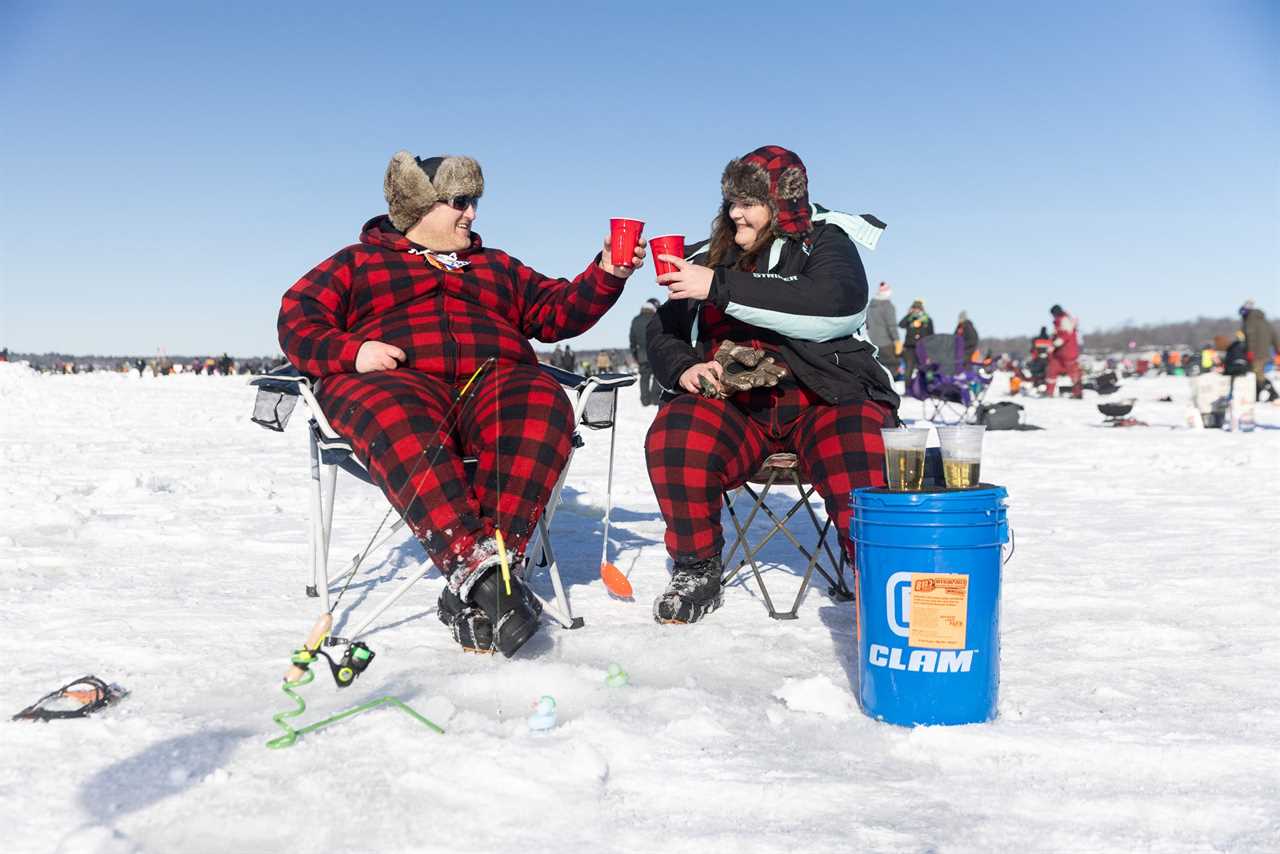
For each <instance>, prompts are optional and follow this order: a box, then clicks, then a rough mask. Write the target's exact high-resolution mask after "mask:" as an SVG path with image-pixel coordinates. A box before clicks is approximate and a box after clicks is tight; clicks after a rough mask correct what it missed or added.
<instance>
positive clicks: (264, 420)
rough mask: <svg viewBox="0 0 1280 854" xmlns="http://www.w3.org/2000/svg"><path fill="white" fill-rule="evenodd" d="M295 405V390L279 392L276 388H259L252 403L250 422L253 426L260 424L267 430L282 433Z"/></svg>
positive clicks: (296, 398)
mask: <svg viewBox="0 0 1280 854" xmlns="http://www.w3.org/2000/svg"><path fill="white" fill-rule="evenodd" d="M297 403H298V392H297V389H290V390H289V391H281V390H280V389H278V388H271V387H269V386H260V387H259V388H258V396H257V397H256V398H255V399H254V401H253V415H252V416H251V420H252V421H253V423H254V424H260V425H261V426H263V427H266V428H267V429H268V430H275V431H276V432H277V433H283V432H284V427H285V425H286V424H288V423H289V416H290V415H292V414H293V407H294V406H296V405H297Z"/></svg>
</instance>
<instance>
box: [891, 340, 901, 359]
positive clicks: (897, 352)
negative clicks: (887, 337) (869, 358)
mask: <svg viewBox="0 0 1280 854" xmlns="http://www.w3.org/2000/svg"><path fill="white" fill-rule="evenodd" d="M893 355H895V356H901V355H902V342H901V341H894V342H893Z"/></svg>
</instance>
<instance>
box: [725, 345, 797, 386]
mask: <svg viewBox="0 0 1280 854" xmlns="http://www.w3.org/2000/svg"><path fill="white" fill-rule="evenodd" d="M713 358H714V359H715V360H716V362H718V363H719V365H720V367H721V368H723V369H724V371H723V373H722V374H721V376H720V384H721V385H723V386H724V387H725V390H726V391H727V392H728V393H730V394H732V393H734V392H739V391H750V390H751V389H753V388H765V387H769V386H775V385H777V384H778V380H780V379H782V378H783V377H785V376H786V375H787V369H786V368H785V367H784V366H782V365H779V364H777V363H776V362H774V360H773V357H772V356H766V355H765V354H764V351H763V350H759V349H756V348H755V347H744V346H742V345H741V344H735V343H734V342H732V341H722V342H720V347H719V349H717V350H716V354H715V356H714V357H713Z"/></svg>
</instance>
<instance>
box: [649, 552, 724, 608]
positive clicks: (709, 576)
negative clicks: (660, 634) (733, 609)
mask: <svg viewBox="0 0 1280 854" xmlns="http://www.w3.org/2000/svg"><path fill="white" fill-rule="evenodd" d="M723 601H724V599H723V597H722V596H721V593H720V556H719V555H716V556H715V557H711V558H707V559H706V560H697V561H676V565H675V566H674V567H673V568H672V571H671V583H669V584H668V585H667V589H666V590H665V591H663V594H662V595H661V596H659V597H658V598H657V599H655V600H654V602H653V618H654V619H655V620H656V621H658V622H659V623H696V622H697V621H698V620H701V619H702V618H703V617H705V616H706V615H707V614H710V613H711V612H712V611H714V610H715V609H716V608H719V607H720V605H721V604H722V603H723Z"/></svg>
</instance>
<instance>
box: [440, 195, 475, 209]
mask: <svg viewBox="0 0 1280 854" xmlns="http://www.w3.org/2000/svg"><path fill="white" fill-rule="evenodd" d="M441 201H442V202H444V203H445V204H446V205H448V206H449V207H451V208H453V209H454V210H455V211H465V210H466V209H467V208H470V207H474V208H476V209H477V210H478V209H479V208H480V197H479V196H454V197H453V198H451V199H441Z"/></svg>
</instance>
